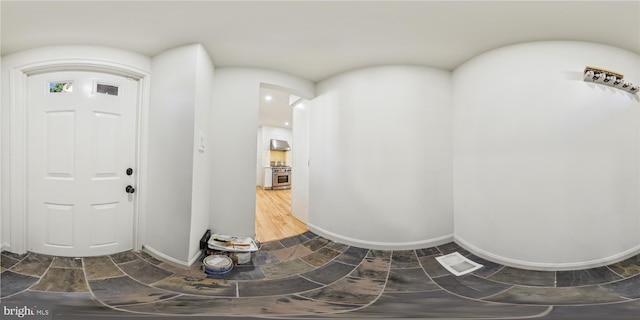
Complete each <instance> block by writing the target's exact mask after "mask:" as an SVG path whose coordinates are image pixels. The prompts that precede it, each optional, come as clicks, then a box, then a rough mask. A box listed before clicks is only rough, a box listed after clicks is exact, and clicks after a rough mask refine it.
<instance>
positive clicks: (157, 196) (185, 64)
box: [144, 45, 214, 264]
mask: <svg viewBox="0 0 640 320" xmlns="http://www.w3.org/2000/svg"><path fill="white" fill-rule="evenodd" d="M151 67H152V70H153V81H152V83H151V103H150V109H149V141H148V152H149V156H148V164H147V166H148V184H149V187H148V190H146V192H147V201H148V203H147V211H148V214H147V219H146V221H145V222H144V223H145V224H146V239H145V240H146V241H145V247H146V248H147V249H149V250H150V251H151V252H152V253H155V254H158V255H160V256H161V257H164V258H166V259H169V260H170V261H173V262H176V263H180V264H188V263H189V262H192V261H191V260H192V259H193V258H194V257H193V255H194V254H196V253H197V250H196V249H195V247H194V246H197V245H198V241H199V239H200V237H201V236H202V234H203V233H204V230H206V229H207V227H208V224H209V219H208V210H209V202H208V194H209V179H210V168H209V159H208V155H209V154H210V153H213V152H214V150H213V148H210V147H209V146H208V145H207V146H206V148H205V152H201V151H199V150H198V146H199V136H200V133H203V134H204V136H205V137H208V136H209V135H210V132H209V119H210V118H209V112H208V109H209V108H210V107H211V87H212V73H213V66H212V65H211V62H210V61H209V57H208V55H207V53H206V52H205V51H204V49H203V48H202V46H201V45H188V46H184V47H180V48H176V49H172V50H169V51H166V52H164V53H161V54H159V55H157V56H155V57H153V58H152V65H151ZM207 140H208V139H207Z"/></svg>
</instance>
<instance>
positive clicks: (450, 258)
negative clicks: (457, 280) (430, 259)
mask: <svg viewBox="0 0 640 320" xmlns="http://www.w3.org/2000/svg"><path fill="white" fill-rule="evenodd" d="M436 260H438V262H439V263H440V264H441V265H442V266H443V267H444V268H445V269H447V270H448V271H449V272H451V273H453V274H455V275H456V276H461V275H465V274H467V273H469V272H473V271H476V270H478V269H480V268H482V265H481V264H479V263H476V262H473V261H471V260H469V259H467V258H466V257H464V256H463V255H461V254H460V253H458V252H454V253H450V254H447V255H444V256H440V257H436Z"/></svg>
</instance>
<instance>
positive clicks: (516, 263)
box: [454, 235, 640, 271]
mask: <svg viewBox="0 0 640 320" xmlns="http://www.w3.org/2000/svg"><path fill="white" fill-rule="evenodd" d="M454 240H455V242H456V243H457V244H458V245H460V246H461V247H463V248H465V249H466V250H467V251H469V252H471V253H473V254H475V255H476V256H478V257H480V258H483V259H486V260H489V261H492V262H495V263H499V264H503V265H505V266H509V267H514V268H520V269H527V270H538V271H573V270H582V269H590V268H597V267H603V266H607V265H610V264H613V263H616V262H620V261H622V260H625V259H627V258H630V257H633V256H635V255H636V254H639V253H640V245H638V246H636V247H633V248H631V249H629V250H625V251H623V252H621V253H618V254H615V255H612V256H609V257H605V258H601V259H596V260H590V261H580V262H565V263H542V262H531V261H522V260H516V259H511V258H507V257H503V256H499V255H497V254H494V253H491V252H488V251H485V250H482V249H480V248H478V247H476V246H474V245H472V244H471V243H469V242H467V241H465V240H464V239H462V238H461V237H459V236H457V235H454Z"/></svg>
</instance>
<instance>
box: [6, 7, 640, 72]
mask: <svg viewBox="0 0 640 320" xmlns="http://www.w3.org/2000/svg"><path fill="white" fill-rule="evenodd" d="M0 9H1V11H0V14H1V31H0V33H1V34H0V35H1V38H0V39H1V51H0V54H2V55H3V56H4V55H7V54H10V53H14V52H17V51H21V50H25V49H30V48H36V47H41V46H46V45H68V44H89V45H103V46H110V47H116V48H121V49H126V50H130V51H134V52H138V53H141V54H144V55H148V56H154V55H156V54H158V53H161V52H163V51H165V50H167V49H170V48H174V47H178V46H181V45H185V44H191V43H201V44H202V45H203V46H204V47H205V48H206V50H207V51H208V52H209V54H210V55H211V57H212V60H213V64H214V65H215V66H216V67H233V66H242V67H257V68H266V69H271V70H277V71H282V72H286V73H289V74H293V75H296V76H299V77H301V78H304V79H308V80H311V81H314V82H317V81H320V80H322V79H326V78H327V77H330V76H333V75H335V74H338V73H341V72H344V71H347V70H351V69H356V68H360V67H366V66H374V65H384V64H412V65H424V66H431V67H436V68H441V69H445V70H452V69H454V68H455V67H457V66H459V65H460V64H462V63H464V62H465V61H467V60H468V59H470V58H472V57H474V56H476V55H478V54H480V53H483V52H485V51H488V50H491V49H494V48H498V47H502V46H505V45H511V44H516V43H522V42H530V41H540V40H578V41H591V42H597V43H602V44H608V45H612V46H616V47H620V48H623V49H626V50H629V51H633V52H635V53H640V1H619V2H618V1H566V2H565V1H253V2H249V1H66V2H64V1H43V2H35V1H6V0H3V1H1V2H0Z"/></svg>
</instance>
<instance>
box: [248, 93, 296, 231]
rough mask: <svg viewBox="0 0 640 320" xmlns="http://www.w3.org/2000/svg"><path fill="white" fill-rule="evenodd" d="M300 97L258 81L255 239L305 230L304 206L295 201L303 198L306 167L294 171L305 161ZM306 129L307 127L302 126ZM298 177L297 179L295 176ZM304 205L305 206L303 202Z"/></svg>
mask: <svg viewBox="0 0 640 320" xmlns="http://www.w3.org/2000/svg"><path fill="white" fill-rule="evenodd" d="M301 101H303V99H302V98H300V97H298V96H296V95H295V94H293V93H291V91H290V90H288V89H287V88H283V87H279V86H275V85H270V84H261V85H260V94H259V102H258V106H259V116H258V125H257V140H258V143H257V150H256V163H257V166H256V226H255V229H256V239H257V240H259V241H261V242H268V241H273V240H279V239H283V238H287V237H291V236H295V235H298V234H301V233H304V232H306V231H307V230H308V229H307V221H306V218H305V216H306V213H305V212H303V211H304V210H297V207H299V206H296V204H297V203H300V201H305V202H306V197H301V195H300V191H304V190H307V186H306V184H307V181H308V179H306V178H305V175H308V174H307V173H305V172H306V170H304V169H302V170H300V172H296V171H297V170H296V169H297V168H299V166H300V165H301V164H304V165H306V163H307V154H306V151H304V150H307V146H306V145H307V143H308V139H306V135H304V134H303V135H301V134H299V132H301V131H300V129H301V127H305V126H306V123H305V122H304V121H299V123H297V122H296V121H295V119H294V118H296V117H295V113H296V108H295V107H296V105H298V104H299V103H301ZM305 130H306V128H305ZM298 178H300V179H298ZM305 207H306V206H305Z"/></svg>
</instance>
